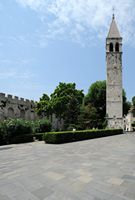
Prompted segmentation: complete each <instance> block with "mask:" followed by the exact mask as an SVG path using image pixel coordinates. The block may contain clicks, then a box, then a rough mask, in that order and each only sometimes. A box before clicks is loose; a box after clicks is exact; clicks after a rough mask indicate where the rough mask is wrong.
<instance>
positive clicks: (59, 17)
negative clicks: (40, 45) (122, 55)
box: [16, 0, 135, 45]
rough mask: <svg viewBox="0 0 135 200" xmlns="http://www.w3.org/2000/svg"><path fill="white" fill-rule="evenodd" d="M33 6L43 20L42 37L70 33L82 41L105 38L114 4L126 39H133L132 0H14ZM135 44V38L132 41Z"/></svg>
mask: <svg viewBox="0 0 135 200" xmlns="http://www.w3.org/2000/svg"><path fill="white" fill-rule="evenodd" d="M16 1H17V2H18V3H20V4H21V5H23V6H28V7H30V8H31V9H33V10H35V11H36V12H37V13H38V14H39V15H40V17H41V19H42V21H43V22H44V26H45V27H44V39H43V34H42V39H43V41H45V42H46V40H48V39H50V38H51V39H54V38H56V37H59V38H60V39H62V38H63V37H70V38H71V39H73V40H74V41H77V42H79V43H81V44H83V45H85V44H88V43H89V41H91V40H94V39H96V40H97V39H99V38H102V39H104V38H105V37H106V35H107V32H108V27H109V25H110V21H111V17H112V8H113V7H115V14H116V21H117V23H118V25H119V27H120V32H121V34H122V36H123V38H124V40H125V42H127V43H132V44H133V41H135V0H16ZM134 45H135V42H134Z"/></svg>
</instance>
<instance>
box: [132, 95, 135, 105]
mask: <svg viewBox="0 0 135 200" xmlns="http://www.w3.org/2000/svg"><path fill="white" fill-rule="evenodd" d="M132 104H133V106H135V96H134V97H133V98H132Z"/></svg>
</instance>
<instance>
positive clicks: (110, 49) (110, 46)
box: [109, 43, 113, 52]
mask: <svg viewBox="0 0 135 200" xmlns="http://www.w3.org/2000/svg"><path fill="white" fill-rule="evenodd" d="M109 51H110V52H113V43H110V45H109Z"/></svg>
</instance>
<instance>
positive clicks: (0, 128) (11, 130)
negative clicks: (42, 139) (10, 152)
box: [0, 119, 33, 143]
mask: <svg viewBox="0 0 135 200" xmlns="http://www.w3.org/2000/svg"><path fill="white" fill-rule="evenodd" d="M32 133H33V130H32V126H31V123H30V122H29V121H26V120H23V119H9V120H4V121H2V122H0V135H1V140H3V141H5V143H11V141H12V140H13V138H15V137H19V136H20V135H25V134H32Z"/></svg>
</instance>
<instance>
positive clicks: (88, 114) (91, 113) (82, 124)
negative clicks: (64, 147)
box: [78, 103, 97, 130]
mask: <svg viewBox="0 0 135 200" xmlns="http://www.w3.org/2000/svg"><path fill="white" fill-rule="evenodd" d="M93 127H97V110H96V108H95V107H94V106H92V105H91V104H90V103H89V104H87V105H83V106H81V108H80V115H79V118H78V129H79V130H84V129H92V128H93Z"/></svg>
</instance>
